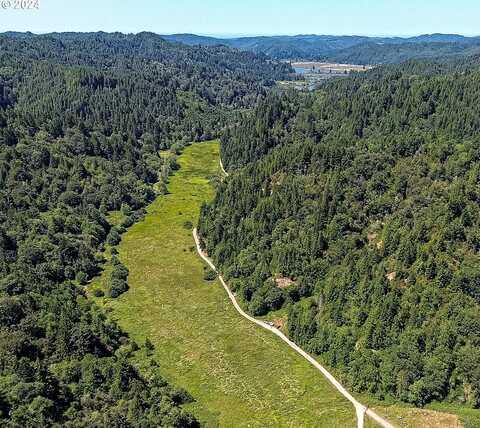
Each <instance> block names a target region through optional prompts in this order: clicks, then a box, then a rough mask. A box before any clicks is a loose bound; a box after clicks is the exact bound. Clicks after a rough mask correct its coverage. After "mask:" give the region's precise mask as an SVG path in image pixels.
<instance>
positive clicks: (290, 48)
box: [162, 34, 480, 64]
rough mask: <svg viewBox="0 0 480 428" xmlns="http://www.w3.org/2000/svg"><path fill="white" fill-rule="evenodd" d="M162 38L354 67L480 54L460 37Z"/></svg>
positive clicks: (474, 42) (477, 45)
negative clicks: (338, 63) (350, 64)
mask: <svg viewBox="0 0 480 428" xmlns="http://www.w3.org/2000/svg"><path fill="white" fill-rule="evenodd" d="M162 37H164V38H165V39H166V40H170V41H176V42H180V43H184V44H187V45H197V46H198V45H201V46H214V45H226V46H231V47H234V48H237V49H241V50H246V51H251V52H257V53H263V54H266V55H268V56H270V57H271V58H275V59H283V60H296V59H297V60H298V59H301V60H316V61H329V62H343V63H355V64H390V63H399V62H402V61H405V60H408V59H415V58H448V57H455V58H458V57H461V56H466V55H471V54H475V53H479V52H480V38H478V37H464V36H461V35H458V34H424V35H421V36H416V37H406V38H402V37H366V36H332V35H315V34H310V35H308V34H307V35H297V36H258V37H238V38H228V39H220V38H214V37H204V36H197V35H194V34H172V35H165V36H162Z"/></svg>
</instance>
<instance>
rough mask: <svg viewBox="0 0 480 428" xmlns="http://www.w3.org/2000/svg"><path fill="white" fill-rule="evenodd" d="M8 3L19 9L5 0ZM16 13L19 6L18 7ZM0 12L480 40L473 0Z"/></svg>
mask: <svg viewBox="0 0 480 428" xmlns="http://www.w3.org/2000/svg"><path fill="white" fill-rule="evenodd" d="M7 4H13V3H11V2H7ZM12 7H13V6H12ZM12 7H10V8H5V7H3V9H0V19H1V20H2V27H3V28H2V31H31V32H33V33H49V32H53V31H57V32H66V31H72V32H92V31H101V30H103V31H106V32H115V31H118V32H122V33H138V32H141V31H150V32H154V33H157V34H176V33H191V34H200V35H208V36H213V37H220V38H226V37H251V36H272V35H299V34H317V35H334V36H340V35H360V36H368V37H410V36H412V35H421V34H432V33H443V34H462V35H465V36H474V35H478V34H479V31H478V20H479V18H480V4H479V3H478V2H476V1H474V0H458V1H457V2H455V4H452V2H450V1H448V0H437V1H435V2H434V1H431V0H427V1H424V2H422V3H418V2H417V1H416V0H403V1H399V0H392V1H389V2H385V1H383V0H356V1H354V0H343V1H342V0H340V1H338V0H337V1H333V0H324V1H322V2H318V1H315V0H297V1H296V2H295V3H293V2H279V1H274V0H263V1H258V0H243V1H242V3H241V4H239V3H225V2H223V1H221V0H204V1H203V2H202V3H201V4H199V3H198V2H195V1H194V0H177V1H176V2H171V1H166V0H160V1H154V0H143V1H139V2H137V3H135V4H133V3H129V2H125V3H119V2H118V1H116V0H104V1H101V2H98V1H93V0H84V1H82V2H79V3H69V4H67V3H66V2H63V1H61V0H39V8H38V9H35V10H14V9H13V8H12Z"/></svg>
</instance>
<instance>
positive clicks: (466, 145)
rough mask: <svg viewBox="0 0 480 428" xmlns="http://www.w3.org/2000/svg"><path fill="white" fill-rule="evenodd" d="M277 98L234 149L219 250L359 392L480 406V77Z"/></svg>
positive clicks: (250, 299) (235, 284)
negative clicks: (286, 315)
mask: <svg viewBox="0 0 480 428" xmlns="http://www.w3.org/2000/svg"><path fill="white" fill-rule="evenodd" d="M479 63H480V62H479V61H478V59H477V58H469V59H468V60H465V61H464V62H463V63H462V64H456V65H455V66H454V65H452V64H435V63H430V64H428V63H416V62H410V63H408V64H404V65H400V66H391V67H383V68H378V69H375V70H372V71H370V72H367V73H364V74H362V75H354V76H352V77H349V78H343V79H338V80H335V81H330V82H329V83H328V84H326V85H325V86H323V87H322V88H321V89H319V90H318V91H316V92H314V93H298V92H297V93H293V92H292V93H286V94H283V95H278V94H273V95H270V96H268V97H267V98H265V99H264V100H263V101H262V102H261V103H260V104H259V105H258V107H257V108H256V109H255V110H254V111H253V112H251V113H247V114H245V115H244V117H243V118H242V120H241V121H240V123H239V124H237V125H236V126H235V127H233V128H232V129H229V130H227V132H226V133H225V135H224V136H223V145H222V157H223V162H224V164H225V166H226V168H227V169H229V170H230V171H231V172H233V173H232V174H230V176H229V177H228V178H227V179H226V180H225V181H224V183H223V184H222V185H221V186H220V189H219V191H218V194H217V196H216V198H215V200H214V201H213V202H212V203H211V204H209V205H205V206H204V207H203V208H202V217H201V220H200V224H199V230H200V233H201V235H202V239H203V242H204V245H205V247H206V250H207V251H208V253H209V254H210V255H211V256H212V257H213V258H214V259H215V261H216V263H218V265H219V266H221V269H222V270H223V271H224V273H225V276H226V278H227V279H228V282H229V284H230V285H231V286H232V288H234V290H235V292H236V293H237V296H238V297H239V298H240V299H241V300H242V302H243V304H244V305H245V307H246V308H247V309H248V310H249V311H250V312H251V313H252V314H254V315H257V316H260V315H265V314H267V313H269V312H271V311H277V310H279V309H283V311H281V312H280V313H279V315H278V316H285V313H286V314H288V323H287V327H288V332H289V335H290V337H291V338H292V339H293V340H295V341H296V342H297V343H299V344H301V345H302V346H303V347H304V348H305V349H307V350H308V351H310V352H313V353H316V354H318V355H320V356H321V357H322V359H323V360H324V361H326V362H327V363H328V364H329V365H330V366H332V367H335V368H336V369H338V371H339V373H340V374H341V376H342V378H343V379H344V380H345V381H346V382H347V384H348V385H349V386H350V387H351V388H352V389H353V390H354V391H357V392H369V393H372V394H375V395H376V396H378V397H380V398H383V397H394V398H395V399H399V400H403V401H406V402H409V403H414V404H415V405H419V406H422V405H425V404H427V403H429V402H431V401H434V400H440V401H442V400H449V401H452V402H461V403H464V404H466V405H469V406H472V407H480V359H479V358H478V356H479V355H480V186H479V180H480V137H479V135H480V104H479V102H478V100H479V99H480V66H479Z"/></svg>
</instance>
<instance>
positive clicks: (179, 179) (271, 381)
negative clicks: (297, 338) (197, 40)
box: [92, 142, 356, 428]
mask: <svg viewBox="0 0 480 428" xmlns="http://www.w3.org/2000/svg"><path fill="white" fill-rule="evenodd" d="M179 163H180V165H181V169H180V171H178V172H177V173H176V175H175V176H173V177H172V178H171V182H170V184H169V191H170V194H169V195H167V196H163V197H159V198H157V200H156V201H155V202H153V203H152V204H151V205H150V207H149V208H148V213H147V215H146V217H145V220H144V221H143V222H141V223H138V224H136V225H134V226H132V227H131V228H130V229H129V230H128V231H127V232H126V234H125V235H124V236H123V240H122V243H121V244H120V245H119V252H120V259H121V260H122V261H123V262H124V263H125V264H126V265H127V266H128V268H129V270H130V276H129V284H130V290H129V291H128V292H127V293H126V294H124V295H123V296H122V297H120V298H119V299H117V300H115V301H111V300H108V303H107V305H108V306H109V307H110V308H111V310H112V312H111V316H112V317H113V318H115V319H117V320H118V323H119V324H120V326H121V327H122V328H123V329H124V330H125V331H126V332H128V333H129V334H130V335H131V337H132V338H133V339H135V340H136V341H137V342H138V343H143V342H144V340H145V338H146V337H148V338H149V339H150V340H151V341H152V342H153V344H154V345H155V356H156V357H158V361H159V362H160V363H161V370H162V372H163V374H164V375H165V377H166V378H167V379H168V380H170V381H172V382H173V383H175V384H176V385H178V386H182V387H184V388H186V389H187V390H188V391H189V392H190V393H191V394H192V395H193V396H194V397H195V399H196V400H197V402H196V403H195V404H193V405H191V406H190V410H192V411H193V412H194V413H195V414H196V415H197V417H199V418H200V419H201V420H202V421H203V422H205V423H206V425H207V426H209V427H214V426H221V427H332V428H333V427H339V428H340V427H341V428H343V427H353V426H355V424H356V422H355V414H354V408H353V406H352V405H351V404H350V403H349V402H348V401H347V400H345V399H344V398H343V397H342V396H341V395H340V394H339V393H337V391H336V390H335V389H334V388H333V387H332V386H331V385H330V384H329V383H328V382H327V381H326V380H325V379H324V378H323V377H322V375H321V374H320V373H319V372H318V371H317V370H316V369H314V368H313V367H311V366H310V365H309V363H308V362H307V361H305V360H304V359H303V358H301V357H300V356H298V355H297V354H296V353H295V352H294V351H293V350H290V349H289V348H288V347H286V346H285V344H284V343H283V342H282V341H281V340H280V339H279V338H277V337H275V336H273V335H271V334H270V333H268V332H266V331H263V330H262V329H261V328H258V327H256V326H254V325H252V324H251V323H250V322H249V321H247V320H245V319H243V318H242V317H241V316H240V315H239V314H238V313H237V312H236V311H235V309H234V308H233V307H232V306H231V303H230V302H229V300H228V297H227V296H226V294H225V291H224V290H223V288H222V286H221V285H220V284H219V283H217V282H216V281H215V282H207V281H204V280H203V266H204V265H203V263H202V261H201V260H200V258H199V257H198V255H197V254H196V251H195V249H194V242H193V238H192V235H191V233H192V232H191V230H187V229H186V228H185V227H184V223H185V222H186V221H191V222H192V223H194V224H195V223H196V221H197V218H198V214H199V207H200V204H201V202H202V201H204V200H207V199H210V198H212V197H213V191H214V190H213V188H212V186H211V185H210V184H209V182H208V179H207V177H209V176H212V175H215V174H218V172H219V146H218V143H217V142H210V143H202V144H197V145H192V146H190V147H188V148H187V149H186V150H185V152H184V153H183V155H182V156H181V157H180V158H179ZM106 272H108V267H107V269H106ZM104 281H105V278H100V279H99V280H97V281H96V282H95V283H94V284H92V287H93V288H95V287H99V286H101V285H102V282H104ZM136 358H137V363H138V364H139V365H140V366H141V365H143V364H146V361H145V354H144V353H143V352H142V351H140V352H138V353H137V357H136Z"/></svg>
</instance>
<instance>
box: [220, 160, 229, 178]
mask: <svg viewBox="0 0 480 428" xmlns="http://www.w3.org/2000/svg"><path fill="white" fill-rule="evenodd" d="M220 169H221V170H222V172H223V174H224V175H225V177H228V172H227V171H225V168H224V167H223V162H222V158H220Z"/></svg>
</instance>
